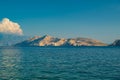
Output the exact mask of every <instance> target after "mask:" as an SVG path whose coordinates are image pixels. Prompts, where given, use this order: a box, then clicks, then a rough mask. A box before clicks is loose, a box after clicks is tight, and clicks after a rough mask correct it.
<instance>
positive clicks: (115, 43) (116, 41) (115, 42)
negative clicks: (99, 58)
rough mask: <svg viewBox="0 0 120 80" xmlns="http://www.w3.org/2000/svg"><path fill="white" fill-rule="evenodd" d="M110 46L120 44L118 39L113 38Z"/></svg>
mask: <svg viewBox="0 0 120 80" xmlns="http://www.w3.org/2000/svg"><path fill="white" fill-rule="evenodd" d="M110 46H120V40H115V41H114V42H113V43H112V44H111V45H110Z"/></svg>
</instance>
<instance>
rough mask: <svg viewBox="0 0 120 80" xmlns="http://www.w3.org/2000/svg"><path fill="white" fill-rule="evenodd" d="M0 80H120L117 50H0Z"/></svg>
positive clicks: (95, 48)
mask: <svg viewBox="0 0 120 80" xmlns="http://www.w3.org/2000/svg"><path fill="white" fill-rule="evenodd" d="M0 80H120V47H0Z"/></svg>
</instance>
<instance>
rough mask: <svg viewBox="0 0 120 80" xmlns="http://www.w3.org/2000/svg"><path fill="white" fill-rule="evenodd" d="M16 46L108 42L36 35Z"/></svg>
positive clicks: (99, 43)
mask: <svg viewBox="0 0 120 80" xmlns="http://www.w3.org/2000/svg"><path fill="white" fill-rule="evenodd" d="M15 46H106V44H104V43H102V42H100V41H98V40H94V39H89V38H70V39H64V38H55V37H52V36H49V35H45V36H42V37H40V36H34V37H33V38H30V39H28V40H25V41H23V42H20V43H17V44H15Z"/></svg>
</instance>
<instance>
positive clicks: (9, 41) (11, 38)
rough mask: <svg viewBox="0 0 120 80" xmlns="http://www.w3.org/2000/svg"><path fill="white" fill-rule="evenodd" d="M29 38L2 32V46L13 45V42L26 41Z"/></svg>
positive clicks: (0, 39)
mask: <svg viewBox="0 0 120 80" xmlns="http://www.w3.org/2000/svg"><path fill="white" fill-rule="evenodd" d="M27 38H28V37H27V36H19V35H13V34H2V33H0V46H11V45H13V44H16V43H19V42H21V41H24V40H26V39H27Z"/></svg>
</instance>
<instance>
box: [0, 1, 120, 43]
mask: <svg viewBox="0 0 120 80" xmlns="http://www.w3.org/2000/svg"><path fill="white" fill-rule="evenodd" d="M3 18H8V19H9V20H11V21H13V22H16V23H18V24H19V25H20V28H21V29H22V30H23V33H24V35H27V36H34V35H39V36H43V35H46V34H48V35H51V36H55V37H63V38H71V37H72V38H74V37H87V38H93V39H97V40H100V41H103V42H106V43H111V42H113V41H114V40H115V39H120V0H0V21H2V19H3Z"/></svg>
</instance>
